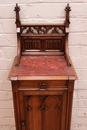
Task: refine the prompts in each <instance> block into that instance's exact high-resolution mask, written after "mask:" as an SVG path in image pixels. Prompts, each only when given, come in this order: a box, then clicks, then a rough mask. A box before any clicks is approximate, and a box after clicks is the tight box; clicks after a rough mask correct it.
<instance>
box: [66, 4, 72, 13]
mask: <svg viewBox="0 0 87 130" xmlns="http://www.w3.org/2000/svg"><path fill="white" fill-rule="evenodd" d="M65 11H66V12H70V11H71V7H70V6H69V3H68V4H67V6H66V8H65Z"/></svg>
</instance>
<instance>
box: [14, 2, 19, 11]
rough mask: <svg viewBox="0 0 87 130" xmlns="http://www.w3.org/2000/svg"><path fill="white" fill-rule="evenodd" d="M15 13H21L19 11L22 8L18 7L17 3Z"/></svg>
mask: <svg viewBox="0 0 87 130" xmlns="http://www.w3.org/2000/svg"><path fill="white" fill-rule="evenodd" d="M14 11H16V12H19V11H20V7H19V6H18V4H17V3H16V6H15V8H14Z"/></svg>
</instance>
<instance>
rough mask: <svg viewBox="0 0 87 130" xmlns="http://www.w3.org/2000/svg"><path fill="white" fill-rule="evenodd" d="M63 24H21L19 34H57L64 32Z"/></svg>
mask: <svg viewBox="0 0 87 130" xmlns="http://www.w3.org/2000/svg"><path fill="white" fill-rule="evenodd" d="M64 30H65V28H64V26H22V27H21V34H29V35H41V34H42V35H43V34H46V35H47V34H49V35H53V34H54V35H59V34H64V32H65V31H64Z"/></svg>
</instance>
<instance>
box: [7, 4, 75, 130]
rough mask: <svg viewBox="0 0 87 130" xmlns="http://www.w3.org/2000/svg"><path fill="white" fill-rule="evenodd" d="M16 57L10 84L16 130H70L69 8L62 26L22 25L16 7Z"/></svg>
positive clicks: (70, 66) (72, 70)
mask: <svg viewBox="0 0 87 130" xmlns="http://www.w3.org/2000/svg"><path fill="white" fill-rule="evenodd" d="M14 10H15V12H16V27H17V42H18V48H17V50H18V53H17V56H16V57H15V59H14V62H13V65H12V69H11V72H10V74H9V79H10V80H11V83H12V92H13V102H14V113H15V123H16V130H70V124H71V112H72V101H73V90H74V81H75V79H77V76H76V73H75V70H74V67H73V65H72V62H71V59H70V57H69V54H68V34H69V32H68V30H69V23H70V21H69V12H70V10H71V9H70V7H69V4H67V6H66V8H65V12H66V15H65V21H64V23H63V24H53V25H50V24H48V25H42V24H40V25H39V24H35V25H34V24H32V25H31V24H27V25H26V24H21V22H20V17H19V11H20V7H19V6H18V4H16V7H15V9H14Z"/></svg>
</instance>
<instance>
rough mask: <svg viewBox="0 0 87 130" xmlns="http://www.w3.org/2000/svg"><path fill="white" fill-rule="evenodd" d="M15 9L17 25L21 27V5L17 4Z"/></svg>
mask: <svg viewBox="0 0 87 130" xmlns="http://www.w3.org/2000/svg"><path fill="white" fill-rule="evenodd" d="M14 11H15V12H16V22H15V23H16V26H17V27H20V24H21V22H20V17H19V11H20V7H19V6H18V4H16V6H15V8H14Z"/></svg>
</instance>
